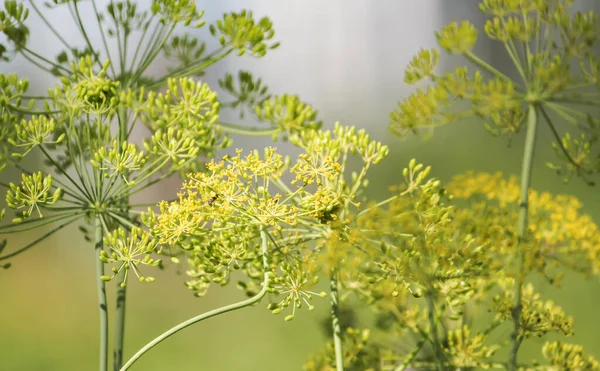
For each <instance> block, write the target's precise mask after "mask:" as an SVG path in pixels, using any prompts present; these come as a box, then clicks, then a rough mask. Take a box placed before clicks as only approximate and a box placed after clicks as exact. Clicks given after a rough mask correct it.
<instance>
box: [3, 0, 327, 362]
mask: <svg viewBox="0 0 600 371" xmlns="http://www.w3.org/2000/svg"><path fill="white" fill-rule="evenodd" d="M138 5H139V4H138V3H137V2H135V1H129V0H127V1H110V2H108V5H107V6H106V8H105V9H100V8H99V7H98V6H97V4H96V1H90V2H85V3H84V2H82V1H62V0H61V1H59V0H54V1H47V2H44V3H41V2H38V1H28V2H22V1H14V0H8V1H6V2H4V3H3V5H2V8H1V9H0V31H1V32H2V34H3V37H4V40H3V42H2V44H0V58H1V59H2V60H3V61H5V62H8V61H10V60H12V58H14V57H15V56H17V55H18V56H19V57H21V58H24V59H26V60H28V61H29V62H31V64H32V65H34V66H36V67H37V68H39V69H41V70H43V71H46V72H47V73H49V74H51V75H53V76H55V77H56V79H57V81H58V84H57V85H56V86H55V87H53V88H51V89H49V90H48V93H47V94H46V95H42V96H32V95H29V94H28V87H29V83H28V80H27V79H26V78H22V77H19V76H17V75H15V74H4V73H3V74H0V116H1V120H0V124H1V126H0V170H6V169H8V168H10V169H15V170H16V171H18V172H20V173H21V176H20V178H21V179H20V182H17V183H12V182H5V181H4V180H3V181H2V182H0V185H1V186H3V187H5V188H6V201H7V205H8V211H9V212H8V213H7V210H6V209H2V211H1V214H0V216H1V217H2V219H4V220H3V224H2V225H1V226H0V233H2V234H10V233H20V232H24V231H31V230H34V229H37V228H41V227H51V228H52V229H51V230H50V231H47V232H46V231H43V232H39V233H38V235H37V237H36V238H35V239H34V240H33V241H32V242H31V243H28V244H27V245H25V246H22V247H16V248H11V247H9V248H8V249H5V247H6V245H7V243H6V240H2V243H1V244H0V262H2V267H3V268H8V267H10V264H11V261H12V260H13V258H15V257H16V256H18V255H20V254H21V253H23V252H25V251H27V250H29V249H30V248H32V247H34V246H36V245H37V244H39V243H40V242H42V241H43V240H44V239H45V238H47V237H48V236H50V235H52V234H54V233H57V232H58V231H60V230H62V229H63V228H65V227H67V226H69V225H72V224H74V223H78V224H80V230H81V231H82V233H83V234H84V236H85V239H86V240H87V241H88V242H89V243H90V246H92V245H93V246H94V248H95V252H96V255H97V257H98V259H97V261H96V262H95V263H94V266H95V269H96V273H97V292H98V305H99V310H100V326H99V327H100V332H99V337H100V354H99V368H100V370H108V368H109V365H108V360H109V347H108V346H109V339H108V333H109V331H108V330H109V321H108V313H109V307H114V308H115V312H114V314H115V319H114V340H113V342H112V343H113V344H112V346H113V356H112V359H113V366H112V368H113V369H115V370H119V369H121V368H122V366H123V343H124V336H125V304H126V289H127V283H128V282H129V281H131V279H132V278H135V279H138V280H139V281H143V282H144V281H145V282H152V281H153V280H154V278H153V277H152V275H151V274H148V273H146V272H147V270H146V268H147V267H162V266H163V265H164V263H163V260H164V258H165V257H166V258H168V259H170V260H171V261H172V262H174V263H178V262H179V259H178V258H177V256H176V255H175V254H172V253H171V252H172V251H171V250H164V249H163V246H162V245H159V244H157V240H156V239H154V238H152V237H151V236H150V235H149V234H148V232H147V230H146V229H145V228H143V224H142V222H141V220H140V213H141V211H140V207H146V206H147V205H152V204H155V202H150V203H146V204H134V203H132V202H131V201H130V197H131V196H132V195H135V194H136V193H138V192H140V191H142V190H144V189H146V188H148V187H150V186H152V185H154V184H156V183H158V182H160V181H162V180H164V179H167V178H169V177H171V176H174V175H185V174H187V173H198V172H201V171H203V170H204V169H205V164H206V163H207V162H208V160H209V159H211V158H213V157H214V154H215V152H217V151H219V150H221V149H224V148H227V147H229V146H230V145H231V143H232V139H231V138H230V135H231V134H236V135H247V136H261V135H262V136H269V137H273V139H274V140H276V139H277V138H279V137H282V138H287V136H288V135H292V134H294V133H296V132H298V131H301V130H304V129H307V128H308V129H315V128H318V127H319V126H320V122H319V121H317V120H316V111H315V110H313V109H312V107H311V106H310V105H307V104H305V103H303V102H302V101H301V100H300V99H299V98H298V97H297V96H293V95H285V94H284V95H281V96H272V95H271V94H270V93H269V91H268V88H267V87H266V86H265V85H264V84H263V82H262V80H261V79H256V78H255V77H253V76H252V75H251V74H250V73H248V72H245V71H241V72H240V73H239V74H237V75H235V76H234V75H232V74H227V75H226V76H225V77H224V78H223V79H222V80H221V81H220V82H219V84H220V86H221V88H222V89H223V90H224V91H225V92H227V93H229V95H230V96H231V98H229V99H228V98H225V99H224V100H221V99H219V98H218V97H217V94H216V93H215V92H214V91H213V89H211V87H209V86H208V85H207V84H205V83H203V82H201V81H199V80H198V78H199V77H201V76H203V74H204V73H205V70H206V69H207V68H208V67H210V66H211V65H213V64H215V63H218V62H219V61H221V60H223V59H224V58H226V57H228V56H235V55H237V56H242V55H249V56H252V57H256V58H260V57H263V56H264V55H265V54H266V53H267V52H268V51H269V50H271V49H274V48H276V47H277V46H278V43H277V42H274V41H273V38H274V34H275V33H274V30H273V27H272V23H271V21H270V20H269V19H268V18H267V17H263V18H260V19H256V18H255V17H254V15H253V13H252V12H251V11H247V10H242V11H240V12H231V13H226V14H224V15H223V17H222V18H221V19H220V20H218V21H216V22H215V23H214V24H212V25H209V26H208V31H209V32H210V34H211V36H212V37H214V38H215V39H216V43H215V44H217V46H216V48H215V49H214V50H212V51H209V50H208V49H209V47H208V46H207V43H206V42H205V41H203V40H202V39H200V38H198V37H196V36H194V35H192V34H190V33H185V32H186V31H189V30H193V29H194V28H202V27H204V26H205V22H204V20H203V19H202V17H203V13H204V12H203V11H200V10H199V9H197V8H196V3H195V1H188V0H183V1H180V0H178V1H174V0H156V1H152V2H149V3H148V4H147V6H146V7H142V6H138ZM55 8H62V9H64V10H66V11H68V13H70V15H71V16H72V21H73V22H74V23H75V24H76V26H77V28H78V30H79V31H80V33H81V37H82V40H83V42H84V44H83V47H81V48H80V47H75V46H72V45H70V44H68V43H67V42H66V41H65V39H64V37H63V35H60V33H59V32H58V31H57V30H56V28H55V27H54V26H53V23H54V21H53V20H52V17H51V16H50V15H49V14H51V12H52V11H53V9H55ZM31 12H33V13H35V14H37V16H38V17H39V18H40V19H41V21H42V22H43V23H44V25H45V26H47V27H48V30H49V33H50V34H52V35H53V36H55V37H56V38H57V39H58V40H59V41H60V42H61V43H62V44H63V46H64V50H62V51H60V52H59V53H58V54H57V55H55V56H43V55H41V54H40V53H38V52H36V51H35V50H31V49H30V48H29V47H28V41H29V38H30V31H29V28H28V26H27V18H28V16H29V14H30V13H31ZM83 14H86V15H88V16H89V15H91V17H90V18H91V19H93V21H92V22H91V23H86V22H84V21H83V17H82V15H83ZM181 32H184V33H181ZM93 34H95V35H99V37H100V39H101V40H102V42H101V43H100V44H99V45H96V44H93V43H92V42H91V39H90V36H91V35H93ZM134 40H135V41H134ZM159 57H161V58H162V57H164V58H165V59H166V60H167V61H168V62H169V67H168V68H167V72H166V73H165V74H164V75H162V76H158V77H156V76H150V75H149V74H148V70H149V68H150V67H151V66H152V65H153V64H156V62H157V60H158V59H159ZM222 109H236V110H241V112H242V115H243V113H244V110H245V111H248V110H249V111H250V112H254V113H255V114H256V115H255V116H256V118H257V119H258V121H260V122H262V123H263V124H265V125H263V126H261V127H249V126H245V125H238V124H233V123H226V122H223V121H221V120H219V114H220V111H221V110H222ZM136 128H145V131H146V133H147V135H146V136H145V137H144V138H143V139H141V140H140V141H136V140H135V139H134V138H133V137H132V132H133V131H134V130H135V129H136ZM142 131H144V129H142ZM32 156H36V157H37V158H39V157H41V158H42V159H43V161H44V165H46V166H40V165H35V161H24V159H31V157H32ZM7 214H9V215H7ZM264 243H268V241H266V240H265V241H264ZM82 247H83V248H85V247H86V246H82ZM261 259H262V257H261ZM105 268H110V269H105ZM17 269H18V268H17ZM107 282H114V284H115V285H116V286H117V299H116V303H108V302H107V297H106V285H107ZM265 287H266V286H265Z"/></svg>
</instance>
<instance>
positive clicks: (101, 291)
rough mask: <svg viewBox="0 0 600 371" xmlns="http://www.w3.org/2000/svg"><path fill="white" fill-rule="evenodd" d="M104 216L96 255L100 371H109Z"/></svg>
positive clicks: (99, 223) (97, 228)
mask: <svg viewBox="0 0 600 371" xmlns="http://www.w3.org/2000/svg"><path fill="white" fill-rule="evenodd" d="M100 218H102V216H100V215H99V214H96V224H95V231H96V234H95V245H94V254H95V258H96V282H97V289H98V305H99V307H100V368H99V369H100V371H108V307H107V305H106V285H105V283H104V281H102V280H101V279H100V277H102V276H104V263H103V262H102V260H100V251H102V250H103V249H104V242H103V241H102V239H103V238H104V233H103V232H104V231H103V229H102V220H101V219H100Z"/></svg>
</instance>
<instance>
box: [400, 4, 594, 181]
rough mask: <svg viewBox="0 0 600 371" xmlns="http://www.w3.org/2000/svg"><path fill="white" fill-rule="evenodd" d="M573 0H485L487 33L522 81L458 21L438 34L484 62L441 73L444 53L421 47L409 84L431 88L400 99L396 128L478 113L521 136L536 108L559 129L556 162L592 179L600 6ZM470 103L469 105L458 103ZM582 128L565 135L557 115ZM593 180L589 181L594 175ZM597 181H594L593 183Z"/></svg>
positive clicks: (564, 170) (493, 126)
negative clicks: (485, 53) (482, 52)
mask: <svg viewBox="0 0 600 371" xmlns="http://www.w3.org/2000/svg"><path fill="white" fill-rule="evenodd" d="M572 3H573V0H551V1H547V0H534V1H521V0H515V1H496V0H482V1H481V2H480V3H479V9H480V10H481V11H482V12H483V13H484V14H485V15H486V16H488V17H490V19H489V20H488V21H486V24H485V27H484V33H485V35H486V36H487V37H488V38H489V39H490V40H492V41H493V42H499V43H500V44H501V45H502V46H503V47H504V49H505V50H506V52H507V54H508V56H509V57H510V60H511V61H512V62H513V64H514V66H515V68H516V71H517V72H518V75H519V79H512V78H510V77H508V76H507V75H505V74H504V73H502V72H501V71H499V70H497V69H496V68H494V67H493V66H492V65H491V64H489V63H487V62H485V61H484V60H482V59H481V58H479V57H478V56H477V55H476V54H475V53H474V52H473V48H474V46H475V44H476V41H477V39H478V36H479V33H480V32H479V31H478V30H477V29H476V27H475V26H474V25H473V24H471V23H470V22H468V21H464V22H462V23H460V24H459V23H457V22H453V23H450V24H449V25H447V26H446V27H444V28H443V29H442V30H441V31H439V32H437V33H436V37H437V41H438V44H439V46H440V48H441V49H443V50H444V51H446V52H447V53H449V54H451V55H459V56H461V57H463V58H464V59H465V60H466V61H468V62H470V63H471V64H473V65H475V66H476V69H475V70H474V71H473V69H472V68H471V67H468V68H467V67H466V66H458V67H456V68H455V70H454V71H452V72H448V73H445V74H441V75H438V74H436V67H437V65H438V63H439V59H440V53H439V51H438V50H437V49H427V50H425V49H424V50H421V51H420V52H419V53H418V54H417V55H416V56H415V57H414V58H413V59H412V61H411V62H410V63H409V65H408V67H407V68H406V74H405V79H404V80H405V82H407V83H409V84H414V83H417V82H419V81H421V80H423V79H430V80H431V81H432V82H433V84H432V85H431V86H429V87H428V88H427V89H425V90H423V89H417V90H416V91H415V92H414V93H413V94H412V95H410V96H409V97H408V98H406V99H405V100H403V101H401V102H399V103H398V108H397V109H396V110H395V111H394V112H393V113H392V114H391V122H390V129H391V131H392V132H393V133H395V134H398V135H404V134H405V133H407V132H413V133H418V131H419V129H421V128H427V129H430V130H432V129H433V128H435V127H437V126H440V125H445V124H447V123H450V122H453V121H457V120H461V119H465V118H467V117H469V116H475V117H477V118H478V119H479V120H480V121H482V122H483V123H484V124H485V127H486V128H487V129H488V130H489V131H490V132H491V133H493V134H494V135H508V136H509V137H510V136H513V135H514V134H517V133H518V132H519V131H520V130H521V128H522V127H523V126H524V125H523V124H524V123H525V122H526V119H527V112H528V107H533V108H534V110H535V111H536V112H537V114H538V115H539V116H540V121H544V122H545V123H546V124H547V125H548V126H549V127H550V129H551V132H552V134H553V136H554V138H555V142H554V147H555V149H556V150H557V154H558V155H559V158H560V159H561V160H563V163H560V164H550V166H551V167H552V168H553V169H555V170H556V171H557V172H559V174H561V175H562V176H563V177H564V178H565V179H569V178H570V176H571V175H573V174H577V175H580V176H582V177H583V178H584V179H586V177H588V176H589V175H591V174H592V173H594V172H597V171H599V170H600V161H599V160H598V153H597V150H594V148H596V144H597V128H598V122H597V119H595V118H594V117H593V113H592V112H588V111H586V109H585V108H586V107H594V106H598V105H599V104H600V101H599V99H598V98H599V97H600V93H599V91H598V87H600V84H599V81H600V79H599V76H600V73H599V72H598V71H600V67H599V66H600V63H599V62H598V60H597V57H596V55H595V53H594V52H593V50H594V45H595V43H596V42H597V40H598V37H599V36H600V21H599V18H598V15H597V14H596V13H594V12H592V11H591V12H587V13H583V12H580V11H571V9H570V7H571V5H572ZM455 100H460V101H463V102H464V103H465V105H460V106H461V107H464V109H462V110H461V108H459V107H458V106H459V105H457V104H456V102H455ZM558 120H562V121H563V122H567V123H569V124H571V125H572V126H573V128H574V129H575V130H577V131H579V132H580V133H579V134H578V135H577V138H578V139H577V140H573V139H571V136H572V135H571V134H569V133H566V134H564V136H563V137H562V138H561V137H560V134H559V132H560V131H562V130H559V128H558V125H557V121H558ZM586 180H587V179H586ZM589 182H591V181H589Z"/></svg>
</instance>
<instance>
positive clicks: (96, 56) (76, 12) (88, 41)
mask: <svg viewBox="0 0 600 371" xmlns="http://www.w3.org/2000/svg"><path fill="white" fill-rule="evenodd" d="M73 7H75V16H76V19H75V21H76V22H77V24H78V25H79V29H80V30H81V34H82V35H83V38H84V39H85V43H86V44H87V46H88V47H89V48H90V52H91V53H92V55H93V56H94V60H95V61H96V63H98V66H99V67H100V68H102V63H100V59H99V58H98V54H96V51H95V50H94V46H93V45H92V42H91V41H90V38H89V37H88V34H87V32H86V31H85V27H84V26H83V22H82V21H81V16H80V15H79V7H78V6H77V1H74V2H73Z"/></svg>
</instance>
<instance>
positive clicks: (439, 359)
mask: <svg viewBox="0 0 600 371" xmlns="http://www.w3.org/2000/svg"><path fill="white" fill-rule="evenodd" d="M425 301H426V302H427V317H428V319H429V334H430V336H431V339H430V340H431V346H432V348H433V353H434V354H435V359H436V364H437V369H438V371H444V370H445V368H444V362H445V357H444V350H443V349H442V345H441V343H440V338H439V335H438V330H437V320H436V315H435V302H434V300H433V290H432V289H431V288H430V289H428V290H427V295H426V296H425Z"/></svg>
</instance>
